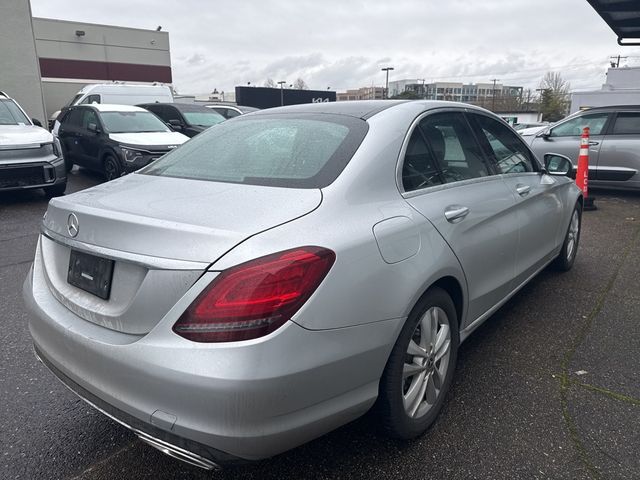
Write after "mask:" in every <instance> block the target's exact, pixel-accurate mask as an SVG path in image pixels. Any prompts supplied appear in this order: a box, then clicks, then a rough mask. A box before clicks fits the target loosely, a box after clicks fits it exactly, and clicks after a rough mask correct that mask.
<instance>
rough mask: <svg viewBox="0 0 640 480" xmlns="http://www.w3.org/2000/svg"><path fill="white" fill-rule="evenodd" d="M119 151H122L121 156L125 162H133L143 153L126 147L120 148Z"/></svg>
mask: <svg viewBox="0 0 640 480" xmlns="http://www.w3.org/2000/svg"><path fill="white" fill-rule="evenodd" d="M120 150H122V156H123V157H124V159H125V160H126V161H127V162H135V161H136V160H138V159H139V158H141V157H142V156H143V153H142V152H141V151H140V150H134V149H132V148H127V147H120Z"/></svg>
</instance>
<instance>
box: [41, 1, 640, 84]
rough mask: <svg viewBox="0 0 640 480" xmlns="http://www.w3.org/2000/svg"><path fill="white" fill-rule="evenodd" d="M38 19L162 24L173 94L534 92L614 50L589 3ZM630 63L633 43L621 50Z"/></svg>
mask: <svg viewBox="0 0 640 480" xmlns="http://www.w3.org/2000/svg"><path fill="white" fill-rule="evenodd" d="M31 3H32V9H33V13H34V15H36V16H43V17H53V18H63V19H67V20H78V21H86V22H95V23H108V24H115V25H123V26H130V27H138V28H150V29H153V28H155V26H156V25H162V26H163V30H166V31H169V35H170V41H171V57H172V68H173V76H174V84H175V85H176V87H177V88H178V89H179V91H180V92H191V93H201V92H210V91H212V90H213V89H214V88H217V89H218V90H226V91H229V90H231V89H233V87H234V86H235V85H246V84H247V82H251V83H252V84H254V85H262V84H263V83H264V81H265V80H266V79H267V78H273V79H274V80H276V81H278V80H285V81H288V82H290V83H292V82H293V81H294V80H295V79H296V78H298V77H301V78H303V79H304V80H305V81H306V83H307V84H308V85H309V86H310V87H311V88H318V89H326V88H327V87H332V88H333V89H338V90H345V89H347V88H357V87H360V86H369V85H383V84H384V80H385V75H384V73H383V72H381V71H380V68H381V67H383V66H393V67H394V68H395V70H394V71H392V72H390V80H393V79H402V78H425V79H426V80H427V81H431V80H440V81H459V82H489V81H490V80H491V79H492V78H498V79H500V81H501V82H502V83H503V84H512V85H523V86H525V87H530V88H535V87H536V86H537V85H538V83H539V81H540V79H541V78H542V76H543V75H544V73H545V72H547V71H550V70H553V71H559V72H561V73H562V75H563V76H564V77H565V78H567V79H568V80H569V81H570V82H571V84H572V87H573V88H576V89H585V88H598V87H599V86H600V84H602V83H604V72H605V71H606V67H607V66H608V59H609V56H610V55H614V54H617V53H618V52H619V51H620V49H619V47H618V45H617V43H616V37H615V35H614V34H613V32H611V30H610V29H609V27H608V26H607V25H606V24H605V23H604V22H603V21H602V19H601V18H600V17H599V16H598V15H597V14H596V13H595V11H594V10H593V9H592V8H591V7H590V6H589V4H588V2H585V1H584V0H563V1H562V2H558V1H557V0H538V1H537V2H533V3H532V2H524V1H513V0H483V1H482V2H469V1H465V0H449V1H447V2H425V1H424V0H395V1H394V2H380V1H379V2H372V1H365V0H352V1H349V2H345V1H341V0H325V1H324V2H322V3H318V2H317V1H316V0H298V1H296V2H291V1H289V0H269V1H266V2H261V1H258V0H253V1H251V0H245V1H242V2H239V1H233V0H218V1H217V2H216V3H215V8H210V7H209V4H208V3H207V4H206V6H205V4H203V2H201V1H198V0H182V1H181V3H180V8H179V9H178V8H176V7H175V3H174V2H159V1H158V0H138V1H136V2H131V1H130V0H110V1H109V2H108V3H87V2H85V1H82V2H81V1H79V0H59V1H57V2H50V1H48V0H31ZM623 55H627V56H630V57H634V56H637V57H638V58H629V59H628V62H629V63H630V64H632V65H633V64H640V49H637V48H636V49H633V48H627V49H625V50H624V51H623Z"/></svg>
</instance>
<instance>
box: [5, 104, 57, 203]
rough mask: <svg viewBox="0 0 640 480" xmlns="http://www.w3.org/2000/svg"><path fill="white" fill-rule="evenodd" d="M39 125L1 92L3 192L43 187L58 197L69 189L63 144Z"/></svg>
mask: <svg viewBox="0 0 640 480" xmlns="http://www.w3.org/2000/svg"><path fill="white" fill-rule="evenodd" d="M39 123H40V122H38V121H37V120H35V119H29V117H28V116H27V114H26V113H25V111H24V110H23V109H22V108H21V107H20V105H18V103H17V102H16V101H15V100H14V99H12V98H11V97H9V95H7V94H6V93H4V92H0V191H7V190H25V189H32V188H42V189H44V192H45V193H46V194H47V195H48V196H50V197H55V196H58V195H62V194H63V193H64V191H65V189H66V188H67V172H66V170H65V168H64V159H63V158H62V150H61V148H60V144H59V143H58V141H57V140H56V139H55V138H54V137H53V135H51V133H49V132H48V131H46V130H45V129H44V128H42V127H41V126H38V125H37V124H39Z"/></svg>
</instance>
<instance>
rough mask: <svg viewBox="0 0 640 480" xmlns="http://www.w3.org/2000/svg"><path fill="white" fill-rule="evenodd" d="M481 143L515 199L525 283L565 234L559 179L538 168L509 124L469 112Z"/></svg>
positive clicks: (519, 275)
mask: <svg viewBox="0 0 640 480" xmlns="http://www.w3.org/2000/svg"><path fill="white" fill-rule="evenodd" d="M469 117H470V119H471V125H472V126H473V128H474V129H475V131H476V133H477V136H478V138H479V140H480V143H481V145H482V146H483V148H484V149H485V151H486V153H487V155H488V156H489V158H490V159H491V161H492V162H494V163H495V166H496V169H497V171H498V173H500V174H501V178H502V179H503V181H504V183H505V184H506V185H507V187H508V188H509V191H510V192H511V193H512V195H513V198H514V201H515V211H516V212H517V217H518V223H519V225H520V242H519V246H518V252H517V258H516V280H515V281H516V283H515V286H517V285H519V284H520V283H522V282H524V281H525V280H526V279H527V278H529V277H530V276H531V275H532V274H533V273H535V272H536V270H538V269H539V268H541V267H542V266H543V265H544V264H545V263H547V262H548V261H549V260H550V259H551V258H552V257H553V255H554V254H555V253H556V251H557V249H558V246H559V244H560V242H561V241H562V240H561V237H562V233H563V232H561V230H562V223H563V222H562V213H563V202H562V198H561V196H560V190H559V182H557V181H556V180H555V179H554V178H553V177H551V176H550V175H546V174H543V173H542V172H541V171H539V166H538V164H537V163H536V162H535V159H534V156H533V155H532V154H531V151H530V150H529V148H528V147H527V146H526V144H525V143H524V141H522V139H521V137H520V136H519V135H518V134H517V133H514V132H513V131H512V130H511V129H510V128H508V127H507V126H506V125H504V124H502V123H500V122H499V121H497V120H495V119H493V118H490V117H488V116H486V115H481V114H470V115H469Z"/></svg>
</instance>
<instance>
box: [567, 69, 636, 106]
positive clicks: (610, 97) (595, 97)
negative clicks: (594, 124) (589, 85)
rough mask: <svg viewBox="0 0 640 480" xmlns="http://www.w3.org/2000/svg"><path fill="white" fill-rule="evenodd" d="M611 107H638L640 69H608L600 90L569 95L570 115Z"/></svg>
mask: <svg viewBox="0 0 640 480" xmlns="http://www.w3.org/2000/svg"><path fill="white" fill-rule="evenodd" d="M611 105H640V67H632V68H629V67H623V68H610V69H609V70H608V71H607V80H606V83H605V84H604V85H602V89H601V90H591V91H586V92H574V93H572V94H571V108H570V113H575V112H577V111H578V110H583V109H585V108H591V107H608V106H611Z"/></svg>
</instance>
